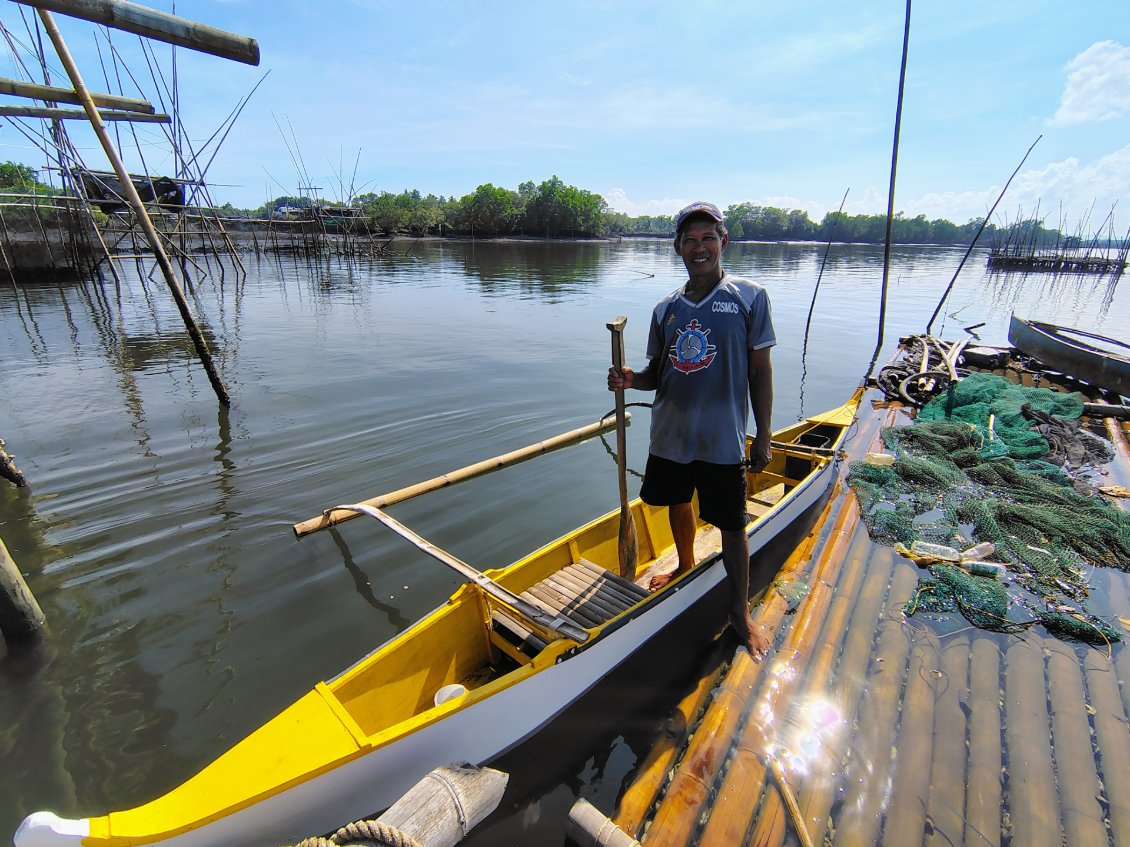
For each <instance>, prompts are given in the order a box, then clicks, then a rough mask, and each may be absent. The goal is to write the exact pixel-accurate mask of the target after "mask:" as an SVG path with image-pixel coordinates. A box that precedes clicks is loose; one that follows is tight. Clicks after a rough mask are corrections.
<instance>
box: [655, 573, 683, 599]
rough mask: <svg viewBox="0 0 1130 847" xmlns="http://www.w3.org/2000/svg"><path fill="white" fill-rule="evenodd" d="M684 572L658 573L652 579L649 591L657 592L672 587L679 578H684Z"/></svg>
mask: <svg viewBox="0 0 1130 847" xmlns="http://www.w3.org/2000/svg"><path fill="white" fill-rule="evenodd" d="M682 574H683V571H681V570H673V571H671V572H670V573H657V574H656V575H655V576H653V577H652V578H651V582H649V583H648V584H647V590H648V591H651V592H653V593H654V592H656V591H658V590H659V589H660V588H663V587H664V586H665V585H670V584H671V583H672V582H674V581H675V579H676V578H677V577H679V576H682Z"/></svg>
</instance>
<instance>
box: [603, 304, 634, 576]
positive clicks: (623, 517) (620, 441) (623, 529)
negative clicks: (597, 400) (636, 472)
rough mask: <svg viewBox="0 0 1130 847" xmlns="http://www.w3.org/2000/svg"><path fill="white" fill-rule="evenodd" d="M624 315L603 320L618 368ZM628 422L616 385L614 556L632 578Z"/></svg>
mask: <svg viewBox="0 0 1130 847" xmlns="http://www.w3.org/2000/svg"><path fill="white" fill-rule="evenodd" d="M627 322H628V318H627V317H626V316H624V315H621V316H620V317H618V318H616V320H614V321H612V322H611V323H609V324H607V326H608V330H609V332H611V333H612V367H614V368H615V369H616V370H618V371H622V369H623V367H624V325H625V324H627ZM627 430H628V426H627V420H626V417H625V414H624V389H623V388H618V389H616V470H617V476H618V477H619V482H620V537H619V539H618V541H617V548H616V553H617V559H618V561H619V565H620V576H622V577H624V578H625V579H630V580H633V581H634V580H635V578H636V561H637V559H638V555H639V542H638V539H637V536H636V521H635V517H633V515H632V510H631V508H630V507H629V505H628V458H627V454H626V452H625V451H626V448H627V441H628V437H627V436H628V432H627Z"/></svg>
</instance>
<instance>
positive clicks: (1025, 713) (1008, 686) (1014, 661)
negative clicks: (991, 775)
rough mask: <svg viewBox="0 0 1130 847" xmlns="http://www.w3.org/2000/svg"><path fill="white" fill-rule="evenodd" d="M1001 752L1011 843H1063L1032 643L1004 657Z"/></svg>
mask: <svg viewBox="0 0 1130 847" xmlns="http://www.w3.org/2000/svg"><path fill="white" fill-rule="evenodd" d="M1004 697H1005V706H1004V709H1005V732H1004V737H1005V747H1006V750H1007V755H1008V758H1007V763H1006V767H1007V768H1008V798H1009V802H1008V812H1009V818H1010V820H1011V821H1012V836H1013V842H1012V843H1013V844H1024V845H1025V847H1059V845H1061V844H1062V843H1063V838H1062V835H1061V830H1060V821H1059V815H1058V814H1057V811H1056V810H1057V809H1058V806H1059V803H1058V797H1057V796H1056V787H1055V771H1054V767H1053V764H1052V751H1051V745H1050V744H1048V743H1046V742H1045V743H1041V742H1042V741H1043V740H1044V739H1047V738H1048V735H1049V727H1050V722H1049V717H1048V709H1047V690H1046V683H1045V678H1044V655H1043V650H1042V648H1041V645H1040V644H1039V642H1038V641H1037V640H1035V639H1032V640H1028V639H1022V640H1017V641H1015V642H1013V643H1012V644H1011V645H1010V646H1009V648H1008V651H1007V652H1006V653H1005V686H1004Z"/></svg>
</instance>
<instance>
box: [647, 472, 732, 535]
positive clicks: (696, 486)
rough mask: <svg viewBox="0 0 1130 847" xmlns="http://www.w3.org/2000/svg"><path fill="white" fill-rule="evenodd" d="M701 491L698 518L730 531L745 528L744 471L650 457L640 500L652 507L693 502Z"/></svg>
mask: <svg viewBox="0 0 1130 847" xmlns="http://www.w3.org/2000/svg"><path fill="white" fill-rule="evenodd" d="M695 491H697V492H698V516H699V517H700V518H702V519H703V520H704V521H706V522H707V523H709V524H713V525H714V526H716V527H718V528H719V529H722V530H726V531H727V532H738V531H741V530H744V529H745V525H746V511H745V494H746V485H745V468H744V467H742V466H741V465H715V464H712V463H711V462H691V463H690V464H689V465H684V464H682V463H680V462H672V461H671V460H670V459H664V458H662V457H660V456H655V455H649V456H648V457H647V468H646V469H645V470H644V476H643V486H641V488H640V498H641V499H642V500H643V501H644V502H645V503H647V504H648V505H650V506H674V505H677V504H679V503H689V502H691V496H692V495H693V494H694V492H695Z"/></svg>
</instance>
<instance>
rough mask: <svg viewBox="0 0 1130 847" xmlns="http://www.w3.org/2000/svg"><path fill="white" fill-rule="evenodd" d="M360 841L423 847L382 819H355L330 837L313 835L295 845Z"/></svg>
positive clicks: (326, 846)
mask: <svg viewBox="0 0 1130 847" xmlns="http://www.w3.org/2000/svg"><path fill="white" fill-rule="evenodd" d="M360 842H369V843H373V844H378V845H382V847H423V845H422V844H420V842H419V841H417V840H416V839H415V838H413V837H412V836H411V835H408V834H407V833H405V832H402V831H400V830H399V829H397V828H396V827H395V826H390V825H389V824H385V823H381V822H380V821H353V823H347V824H346V825H345V826H343V827H342V828H341V829H339V830H338V831H337V832H335V833H334V834H333V835H331V836H330V837H329V838H325V837H323V836H321V835H313V836H311V837H309V838H305V839H303V840H302V841H299V842H298V843H297V844H295V845H294V847H343V845H348V844H357V843H360Z"/></svg>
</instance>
